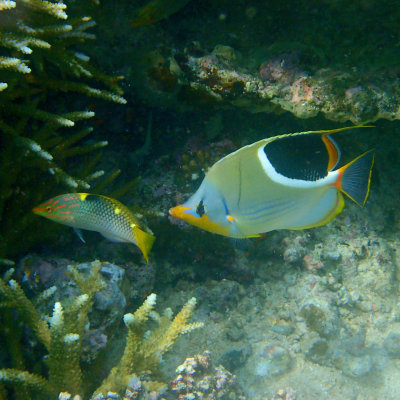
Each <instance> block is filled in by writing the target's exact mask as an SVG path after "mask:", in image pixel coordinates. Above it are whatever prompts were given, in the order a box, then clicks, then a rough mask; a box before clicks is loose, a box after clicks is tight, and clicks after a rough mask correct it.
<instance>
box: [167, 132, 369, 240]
mask: <svg viewBox="0 0 400 400" xmlns="http://www.w3.org/2000/svg"><path fill="white" fill-rule="evenodd" d="M353 128H358V127H356V126H355V127H347V128H341V129H333V130H328V131H308V132H299V133H293V134H287V135H280V136H275V137H272V138H268V139H263V140H260V141H258V142H256V143H253V144H251V145H248V146H245V147H242V148H241V149H239V150H237V151H235V152H234V153H231V154H229V155H227V156H226V157H224V158H222V159H221V160H219V161H218V162H217V163H215V164H214V165H213V166H212V167H211V168H210V170H209V171H208V173H207V174H206V176H205V178H204V180H203V182H202V183H201V185H200V187H199V189H198V190H197V192H196V193H194V194H193V196H192V197H191V198H190V199H189V200H188V201H187V202H186V203H184V204H183V205H178V206H176V207H173V208H171V209H170V210H169V213H170V215H171V216H173V217H176V218H179V219H182V220H184V221H186V222H187V223H189V224H192V225H194V226H197V227H198V228H201V229H204V230H206V231H209V232H212V233H217V234H220V235H224V236H229V237H235V238H246V237H254V236H259V235H260V234H261V233H265V232H269V231H272V230H275V229H306V228H312V227H316V226H320V225H324V224H326V223H328V222H329V221H331V220H332V219H333V218H334V217H335V216H336V215H338V214H339V213H340V212H341V211H342V210H343V207H344V199H343V196H342V193H344V194H346V195H347V196H348V197H349V198H350V199H352V200H353V201H355V202H356V203H358V204H360V205H364V204H365V202H366V200H367V197H368V193H369V186H370V179H371V170H372V165H373V162H374V153H373V152H372V151H367V152H366V153H364V154H362V155H360V156H359V157H357V158H356V159H355V160H353V161H351V162H350V163H348V164H346V165H344V166H343V167H341V168H338V169H335V168H336V166H337V165H338V163H339V160H340V150H339V147H338V146H337V144H336V143H335V141H334V140H333V139H332V138H331V137H330V134H332V133H334V132H340V131H344V130H347V129H353Z"/></svg>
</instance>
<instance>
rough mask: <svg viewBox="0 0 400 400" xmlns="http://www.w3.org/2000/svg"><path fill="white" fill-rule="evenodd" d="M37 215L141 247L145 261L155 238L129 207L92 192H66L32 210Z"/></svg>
mask: <svg viewBox="0 0 400 400" xmlns="http://www.w3.org/2000/svg"><path fill="white" fill-rule="evenodd" d="M32 211H33V212H34V213H35V214H37V215H41V216H42V217H45V218H48V219H51V220H52V221H55V222H59V223H60V224H64V225H68V226H71V227H73V228H74V229H75V231H76V233H77V234H78V236H79V237H80V239H81V240H82V241H84V240H83V238H82V236H81V234H80V232H79V229H86V230H89V231H96V232H99V233H101V234H102V235H103V236H104V237H105V238H107V239H109V240H111V241H113V242H128V243H133V244H135V245H136V246H138V247H139V249H140V250H141V252H142V253H143V256H144V258H145V259H146V262H149V259H148V254H149V251H150V250H151V247H152V246H153V243H154V240H155V237H154V236H153V235H151V234H149V233H147V232H145V231H144V230H143V229H141V227H140V225H139V222H138V220H137V219H136V218H135V217H134V216H133V214H132V213H131V212H130V211H129V209H128V208H127V207H125V206H124V205H123V204H121V203H120V202H119V201H117V200H115V199H112V198H110V197H106V196H101V195H97V194H89V193H67V194H62V195H60V196H56V197H53V198H52V199H50V200H47V201H46V202H44V203H42V204H40V205H39V206H37V207H35V208H34V209H33V210H32Z"/></svg>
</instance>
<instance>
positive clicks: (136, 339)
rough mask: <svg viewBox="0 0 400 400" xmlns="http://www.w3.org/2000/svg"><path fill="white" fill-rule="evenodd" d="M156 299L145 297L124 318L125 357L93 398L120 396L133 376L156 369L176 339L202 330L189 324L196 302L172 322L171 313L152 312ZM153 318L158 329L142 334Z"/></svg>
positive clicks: (154, 384) (156, 386)
mask: <svg viewBox="0 0 400 400" xmlns="http://www.w3.org/2000/svg"><path fill="white" fill-rule="evenodd" d="M155 302H156V295H155V294H151V295H150V296H148V297H147V299H146V300H145V302H144V303H143V305H142V306H141V307H140V308H139V309H138V310H137V311H136V312H135V313H134V314H130V313H129V314H125V316H124V322H125V325H126V327H127V328H128V336H127V339H126V346H125V351H124V354H123V356H122V358H121V360H120V362H119V364H118V365H117V366H115V367H114V368H113V369H112V370H111V372H110V374H109V376H108V377H107V378H106V379H105V380H104V382H103V383H102V385H101V386H100V387H99V388H98V389H97V390H96V391H95V394H94V397H93V398H97V397H96V396H99V395H100V394H101V393H107V392H109V391H114V392H121V391H122V390H124V389H125V388H126V387H127V386H128V384H129V381H130V380H131V378H132V376H133V375H135V374H140V373H143V372H146V371H154V370H156V369H157V366H158V364H159V363H160V361H161V356H162V355H163V354H164V353H165V352H166V351H168V350H169V349H170V348H171V346H172V345H173V344H174V342H175V341H176V339H177V338H178V337H179V336H180V335H183V334H185V333H188V332H190V331H192V330H193V329H197V328H200V327H201V326H203V324H202V323H201V322H194V323H188V321H189V319H190V317H191V316H192V313H193V310H194V307H195V305H196V299H195V298H194V297H193V298H192V299H190V300H189V301H188V302H187V303H186V304H185V305H184V306H183V308H182V310H181V311H180V312H179V313H178V314H177V315H176V316H175V318H174V319H172V310H171V309H169V308H167V309H166V310H165V311H164V313H163V315H162V316H160V315H158V314H157V313H156V312H154V311H153V307H154V305H155ZM149 318H152V319H154V320H155V321H156V322H157V323H158V327H157V328H156V329H155V330H153V331H151V332H150V334H145V323H146V321H147V320H148V319H149ZM147 386H148V387H149V388H151V389H152V390H155V389H158V390H159V389H160V388H161V387H163V386H165V385H164V384H163V383H162V382H157V381H150V382H147Z"/></svg>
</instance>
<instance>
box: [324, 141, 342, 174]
mask: <svg viewBox="0 0 400 400" xmlns="http://www.w3.org/2000/svg"><path fill="white" fill-rule="evenodd" d="M322 141H323V142H324V145H325V147H326V150H327V151H328V155H329V162H328V168H327V171H332V169H333V168H334V167H335V165H336V164H337V162H338V161H339V152H338V149H337V147H336V145H335V143H334V142H333V141H332V140H331V138H330V137H329V136H328V135H324V136H322Z"/></svg>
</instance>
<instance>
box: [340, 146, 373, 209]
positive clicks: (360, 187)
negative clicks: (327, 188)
mask: <svg viewBox="0 0 400 400" xmlns="http://www.w3.org/2000/svg"><path fill="white" fill-rule="evenodd" d="M373 165H374V151H373V150H369V151H366V152H365V153H364V154H361V155H360V156H359V157H357V158H356V159H355V160H353V161H351V162H349V163H348V164H346V165H344V166H343V167H342V168H340V169H339V170H338V171H339V176H338V179H337V181H336V187H337V188H338V189H339V190H341V191H342V192H343V193H344V194H345V195H346V196H348V197H350V199H351V200H353V201H354V202H356V203H357V204H359V205H360V206H363V205H364V204H365V202H366V201H367V198H368V194H369V187H370V183H371V173H372V166H373Z"/></svg>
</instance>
